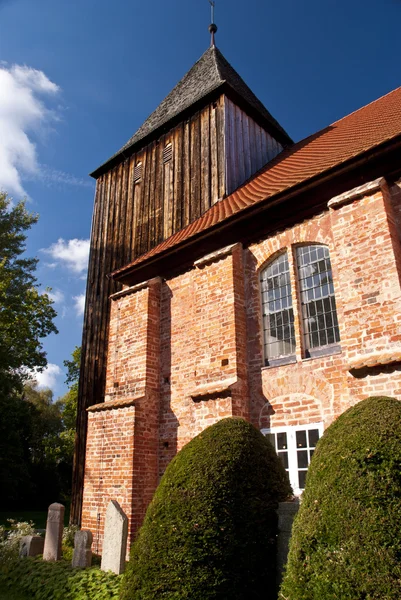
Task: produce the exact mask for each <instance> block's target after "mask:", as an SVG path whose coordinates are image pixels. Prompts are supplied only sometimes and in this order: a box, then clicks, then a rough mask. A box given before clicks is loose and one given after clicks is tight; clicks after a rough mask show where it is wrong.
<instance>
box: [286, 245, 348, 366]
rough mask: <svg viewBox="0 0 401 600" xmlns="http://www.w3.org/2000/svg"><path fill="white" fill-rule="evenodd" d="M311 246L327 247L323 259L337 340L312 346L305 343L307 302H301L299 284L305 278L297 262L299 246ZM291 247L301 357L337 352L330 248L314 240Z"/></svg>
mask: <svg viewBox="0 0 401 600" xmlns="http://www.w3.org/2000/svg"><path fill="white" fill-rule="evenodd" d="M312 247H319V248H325V249H327V253H328V256H327V257H325V260H326V258H327V259H328V261H329V263H330V271H331V279H332V281H331V282H332V286H333V293H332V294H329V295H328V296H327V297H328V298H333V300H334V308H335V318H336V322H337V333H338V341H335V342H333V343H329V344H323V345H321V346H312V345H310V346H308V345H307V343H306V340H307V337H308V335H309V334H308V332H307V331H306V325H305V320H306V319H305V317H304V310H305V307H306V305H307V303H303V302H302V296H303V294H304V293H305V290H303V289H302V284H301V280H302V279H305V278H301V273H300V267H299V262H298V251H299V249H300V248H312ZM291 249H292V256H293V268H294V274H295V285H296V289H295V294H296V302H297V307H298V324H299V333H300V341H301V351H302V357H303V358H304V359H308V358H315V357H319V356H328V355H332V354H339V353H340V352H341V338H340V329H339V323H338V310H337V300H336V292H335V289H334V278H333V266H332V264H331V255H330V248H329V246H328V244H323V243H321V242H316V241H308V242H303V243H299V244H293V245H292V246H291ZM313 289H317V288H313ZM322 299H323V296H322ZM331 312H334V311H331ZM323 314H324V315H325V316H326V314H327V313H326V312H325V313H323Z"/></svg>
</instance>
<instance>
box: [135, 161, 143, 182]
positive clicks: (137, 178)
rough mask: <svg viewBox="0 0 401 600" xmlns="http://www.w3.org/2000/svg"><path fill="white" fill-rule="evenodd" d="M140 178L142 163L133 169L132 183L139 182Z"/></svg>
mask: <svg viewBox="0 0 401 600" xmlns="http://www.w3.org/2000/svg"><path fill="white" fill-rule="evenodd" d="M141 178H142V163H141V162H139V163H137V164H136V165H135V168H134V181H135V183H136V182H137V181H140V180H141Z"/></svg>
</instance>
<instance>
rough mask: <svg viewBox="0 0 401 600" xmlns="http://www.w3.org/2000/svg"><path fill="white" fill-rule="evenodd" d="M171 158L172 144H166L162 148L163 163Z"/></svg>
mask: <svg viewBox="0 0 401 600" xmlns="http://www.w3.org/2000/svg"><path fill="white" fill-rule="evenodd" d="M172 158H173V145H172V144H171V143H170V144H167V146H166V147H165V148H164V150H163V163H164V164H166V163H168V162H169V161H170V160H171V159H172Z"/></svg>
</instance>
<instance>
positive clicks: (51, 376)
mask: <svg viewBox="0 0 401 600" xmlns="http://www.w3.org/2000/svg"><path fill="white" fill-rule="evenodd" d="M62 373H63V371H62V370H61V369H60V367H59V366H58V365H54V364H52V363H49V364H48V365H47V367H46V368H45V369H44V370H43V371H42V372H41V373H38V372H35V373H34V377H35V379H36V381H37V382H38V387H39V388H50V389H51V388H53V387H54V386H55V385H56V383H57V379H58V378H59V377H60V375H62Z"/></svg>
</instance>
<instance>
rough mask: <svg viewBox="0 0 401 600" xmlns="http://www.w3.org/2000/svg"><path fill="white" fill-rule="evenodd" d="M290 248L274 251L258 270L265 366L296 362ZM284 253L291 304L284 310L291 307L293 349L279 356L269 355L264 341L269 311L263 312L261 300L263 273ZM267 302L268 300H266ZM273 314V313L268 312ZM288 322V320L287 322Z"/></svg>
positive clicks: (295, 299) (294, 298)
mask: <svg viewBox="0 0 401 600" xmlns="http://www.w3.org/2000/svg"><path fill="white" fill-rule="evenodd" d="M290 252H291V248H287V247H285V248H282V249H281V250H279V251H278V252H275V253H274V254H273V255H271V256H270V257H269V259H268V260H267V261H266V262H265V263H264V264H263V265H262V267H261V268H260V269H259V270H258V283H259V305H260V315H261V331H262V345H263V362H264V366H265V367H275V366H280V365H287V364H290V363H296V362H297V359H296V332H295V324H296V321H295V318H294V304H295V302H296V301H297V298H296V297H294V290H293V286H292V283H291V261H290V260H289V256H290ZM283 255H286V257H287V263H288V274H289V282H288V285H289V288H290V294H291V306H290V307H287V309H286V310H288V309H291V310H292V315H293V321H292V327H293V330H294V340H293V341H294V351H293V352H289V353H288V354H282V355H279V356H272V357H269V355H268V348H269V345H268V344H267V343H266V342H265V317H267V316H268V314H269V313H266V314H265V303H264V301H263V294H264V293H265V292H266V291H267V290H264V289H263V282H262V278H263V273H264V272H265V271H266V269H268V268H269V267H270V266H271V265H272V264H273V263H274V262H276V261H277V260H278V259H279V258H280V257H281V256H283ZM267 304H268V302H267ZM270 314H275V313H270ZM289 324H290V322H289Z"/></svg>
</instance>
